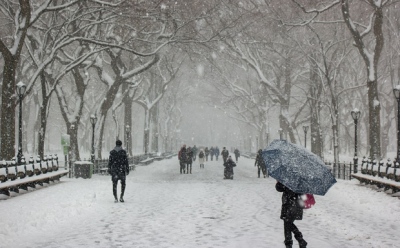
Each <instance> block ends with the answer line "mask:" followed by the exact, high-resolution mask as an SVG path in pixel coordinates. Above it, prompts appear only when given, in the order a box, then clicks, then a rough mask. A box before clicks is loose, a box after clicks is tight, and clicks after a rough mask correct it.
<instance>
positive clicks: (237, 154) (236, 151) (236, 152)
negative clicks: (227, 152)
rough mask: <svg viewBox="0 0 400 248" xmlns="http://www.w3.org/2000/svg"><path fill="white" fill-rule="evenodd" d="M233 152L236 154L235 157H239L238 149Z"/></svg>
mask: <svg viewBox="0 0 400 248" xmlns="http://www.w3.org/2000/svg"><path fill="white" fill-rule="evenodd" d="M234 153H235V156H236V157H240V152H239V150H238V149H235V151H234Z"/></svg>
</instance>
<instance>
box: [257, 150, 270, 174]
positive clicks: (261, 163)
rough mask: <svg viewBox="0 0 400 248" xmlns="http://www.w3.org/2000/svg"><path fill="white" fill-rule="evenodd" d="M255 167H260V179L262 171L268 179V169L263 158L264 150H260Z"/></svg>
mask: <svg viewBox="0 0 400 248" xmlns="http://www.w3.org/2000/svg"><path fill="white" fill-rule="evenodd" d="M254 166H257V167H258V178H260V171H262V173H263V175H264V178H266V177H268V173H267V167H266V166H265V162H264V159H263V157H262V150H261V149H260V150H258V152H257V157H256V161H255V162H254Z"/></svg>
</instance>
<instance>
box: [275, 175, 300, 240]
mask: <svg viewBox="0 0 400 248" xmlns="http://www.w3.org/2000/svg"><path fill="white" fill-rule="evenodd" d="M275 188H276V190H277V191H278V192H282V193H283V194H282V210H281V219H282V220H283V227H284V233H285V245H286V248H292V245H293V240H292V233H293V234H294V237H295V239H296V240H297V241H298V242H299V246H300V248H305V247H307V242H306V241H305V240H304V239H303V235H302V233H301V232H300V231H299V229H298V228H297V227H296V225H295V224H294V221H295V220H301V219H303V208H302V207H301V206H300V205H299V202H298V200H299V197H300V195H299V194H297V193H295V192H293V191H291V190H290V189H289V188H288V187H286V186H285V185H283V184H282V183H280V182H278V181H277V182H276V185H275Z"/></svg>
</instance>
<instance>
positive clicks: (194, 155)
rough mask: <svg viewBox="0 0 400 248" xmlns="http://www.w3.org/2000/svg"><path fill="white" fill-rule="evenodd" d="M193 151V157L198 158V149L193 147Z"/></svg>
mask: <svg viewBox="0 0 400 248" xmlns="http://www.w3.org/2000/svg"><path fill="white" fill-rule="evenodd" d="M192 151H193V157H196V155H197V147H196V146H193V148H192Z"/></svg>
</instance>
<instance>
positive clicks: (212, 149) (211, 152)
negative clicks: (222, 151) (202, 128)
mask: <svg viewBox="0 0 400 248" xmlns="http://www.w3.org/2000/svg"><path fill="white" fill-rule="evenodd" d="M214 155H215V150H214V147H211V148H210V157H211V161H213V157H214Z"/></svg>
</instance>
